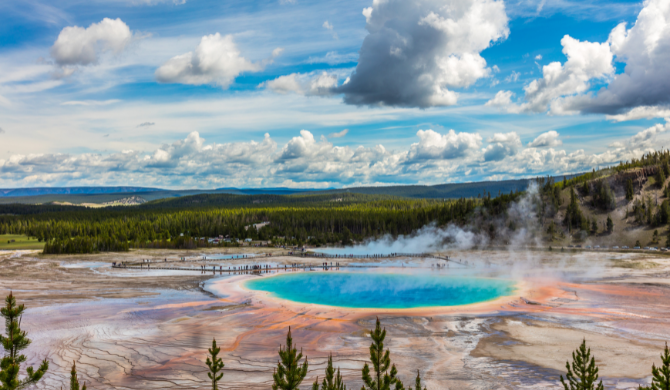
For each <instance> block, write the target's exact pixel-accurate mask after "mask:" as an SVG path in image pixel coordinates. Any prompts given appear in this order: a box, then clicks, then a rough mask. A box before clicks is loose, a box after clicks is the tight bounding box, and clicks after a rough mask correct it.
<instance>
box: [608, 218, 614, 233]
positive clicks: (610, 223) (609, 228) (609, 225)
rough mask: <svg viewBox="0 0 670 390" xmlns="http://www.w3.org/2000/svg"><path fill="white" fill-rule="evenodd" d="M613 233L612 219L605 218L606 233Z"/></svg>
mask: <svg viewBox="0 0 670 390" xmlns="http://www.w3.org/2000/svg"><path fill="white" fill-rule="evenodd" d="M613 231H614V222H612V217H610V216H609V215H608V216H607V233H612V232H613Z"/></svg>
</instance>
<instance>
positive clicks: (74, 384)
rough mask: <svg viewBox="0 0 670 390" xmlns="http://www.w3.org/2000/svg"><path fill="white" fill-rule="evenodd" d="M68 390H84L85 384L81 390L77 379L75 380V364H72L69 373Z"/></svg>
mask: <svg viewBox="0 0 670 390" xmlns="http://www.w3.org/2000/svg"><path fill="white" fill-rule="evenodd" d="M70 390H86V383H84V386H82V387H81V388H80V387H79V379H78V378H77V364H76V363H74V362H73V363H72V371H70Z"/></svg>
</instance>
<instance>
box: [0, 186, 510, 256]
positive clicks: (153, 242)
mask: <svg viewBox="0 0 670 390" xmlns="http://www.w3.org/2000/svg"><path fill="white" fill-rule="evenodd" d="M521 194H522V193H521V192H512V193H510V194H499V195H498V196H496V197H491V194H488V195H487V196H484V197H481V198H476V199H475V198H472V199H465V198H461V199H455V200H434V199H430V200H429V199H411V200H410V199H395V198H383V197H379V196H368V195H360V194H350V195H348V198H347V196H345V198H346V199H348V200H347V202H345V203H344V204H342V203H341V202H339V201H337V202H330V201H328V202H325V201H323V198H324V196H319V197H317V199H319V200H318V201H315V197H314V196H302V197H297V198H300V199H301V200H302V203H299V202H298V203H295V204H293V205H292V206H287V205H285V204H283V205H279V203H278V204H277V205H264V206H262V207H260V206H259V205H258V204H254V206H253V207H246V206H245V207H237V206H230V207H228V206H226V207H222V206H220V205H219V204H218V203H217V202H214V205H212V204H209V205H208V206H206V207H205V206H202V202H200V203H198V204H199V205H201V206H202V207H195V208H189V207H187V208H183V209H173V208H152V207H148V208H144V207H143V205H142V206H138V207H132V208H129V207H125V208H122V209H110V210H108V209H89V208H82V207H60V206H59V207H56V208H53V207H51V206H38V205H6V206H2V205H0V234H24V235H27V236H30V237H36V238H37V239H38V240H39V241H44V242H46V243H47V244H46V245H45V250H44V251H45V253H54V254H60V253H92V252H107V251H125V250H129V249H130V248H175V249H191V248H195V247H199V246H208V245H211V244H209V243H208V242H207V240H205V241H203V240H201V238H202V237H216V236H228V237H230V238H238V239H245V238H251V239H253V240H273V241H278V240H279V241H281V242H284V243H286V244H293V245H300V244H304V243H310V244H313V245H326V244H333V243H340V242H341V243H347V242H349V241H350V240H356V241H360V240H363V239H366V238H373V237H380V236H383V235H386V234H390V235H392V236H398V235H400V234H403V235H407V234H411V233H412V232H414V231H415V230H417V229H419V228H421V227H423V226H425V225H428V224H430V223H437V224H440V225H444V224H447V223H456V224H465V223H467V222H468V220H469V218H470V216H471V215H472V214H473V212H474V211H475V210H479V211H482V212H483V213H484V214H486V215H488V216H497V215H503V214H504V213H505V212H506V210H507V207H508V205H509V204H510V203H511V202H514V201H516V200H518V198H519V197H520V196H521ZM196 196H197V197H200V198H203V199H216V198H217V197H223V198H225V199H229V198H230V197H235V198H236V199H238V201H239V198H240V197H245V196H244V195H228V194H225V195H221V194H217V195H196ZM337 196H339V195H337ZM252 197H255V198H257V197H258V196H256V195H254V196H252ZM185 198H190V197H185ZM283 198H291V199H293V198H296V197H295V196H283ZM327 198H328V199H330V200H332V199H333V195H328V196H327ZM270 199H282V196H279V195H273V196H271V198H270ZM337 199H340V198H337ZM180 201H181V202H188V201H189V200H188V199H186V200H180ZM292 201H293V200H292ZM245 202H246V201H245ZM160 203H169V202H168V201H160ZM41 207H43V208H44V211H43V212H35V210H39V209H40V208H41ZM183 207H186V206H183ZM258 222H269V224H268V225H266V226H264V227H262V228H260V229H258V230H257V229H255V228H253V226H251V225H252V224H254V223H258ZM221 245H234V244H224V243H222V244H221Z"/></svg>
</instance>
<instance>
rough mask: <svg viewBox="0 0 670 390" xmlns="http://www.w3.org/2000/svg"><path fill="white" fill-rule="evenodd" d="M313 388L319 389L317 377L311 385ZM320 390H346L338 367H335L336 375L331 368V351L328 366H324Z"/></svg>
mask: <svg viewBox="0 0 670 390" xmlns="http://www.w3.org/2000/svg"><path fill="white" fill-rule="evenodd" d="M312 389H313V390H319V378H316V381H315V382H314V384H313V385H312ZM321 390H347V386H345V384H344V381H343V379H342V375H341V374H340V369H339V368H338V369H337V375H336V374H335V369H334V368H333V354H332V353H331V354H330V356H328V366H327V367H326V377H325V378H324V379H323V382H322V384H321Z"/></svg>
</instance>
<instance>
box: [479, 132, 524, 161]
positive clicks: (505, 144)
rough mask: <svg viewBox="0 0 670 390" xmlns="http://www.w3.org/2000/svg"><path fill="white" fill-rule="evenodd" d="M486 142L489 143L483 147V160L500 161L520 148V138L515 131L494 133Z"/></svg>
mask: <svg viewBox="0 0 670 390" xmlns="http://www.w3.org/2000/svg"><path fill="white" fill-rule="evenodd" d="M486 142H488V143H489V145H488V146H487V147H486V148H485V149H484V161H500V160H502V159H504V158H505V157H507V156H513V155H515V154H516V153H517V151H518V150H519V149H520V148H521V138H520V137H519V135H518V134H517V133H516V132H510V133H495V134H494V135H493V136H492V137H489V138H488V139H487V140H486Z"/></svg>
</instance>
